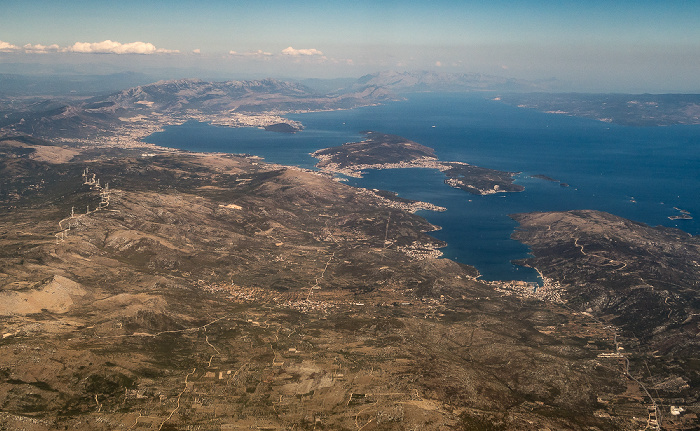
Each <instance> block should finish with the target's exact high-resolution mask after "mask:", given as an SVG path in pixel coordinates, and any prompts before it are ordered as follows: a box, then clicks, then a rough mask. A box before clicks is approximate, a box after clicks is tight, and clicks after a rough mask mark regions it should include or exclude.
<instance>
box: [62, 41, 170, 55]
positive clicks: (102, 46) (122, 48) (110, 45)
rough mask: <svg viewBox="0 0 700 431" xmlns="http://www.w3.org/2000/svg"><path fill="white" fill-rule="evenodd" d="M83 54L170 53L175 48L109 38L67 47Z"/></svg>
mask: <svg viewBox="0 0 700 431" xmlns="http://www.w3.org/2000/svg"><path fill="white" fill-rule="evenodd" d="M68 50H69V51H71V52H79V53H83V54H170V53H177V52H179V51H177V50H170V49H162V48H156V47H155V45H153V44H152V43H148V42H131V43H119V42H114V41H111V40H105V41H102V42H95V43H91V42H76V43H75V44H73V46H72V47H70V48H69V49H68Z"/></svg>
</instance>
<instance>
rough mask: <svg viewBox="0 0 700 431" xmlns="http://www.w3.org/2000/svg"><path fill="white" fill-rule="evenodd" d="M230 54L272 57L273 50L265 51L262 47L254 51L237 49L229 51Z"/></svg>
mask: <svg viewBox="0 0 700 431" xmlns="http://www.w3.org/2000/svg"><path fill="white" fill-rule="evenodd" d="M228 53H229V55H236V56H240V57H271V56H272V53H271V52H265V51H263V50H262V49H259V50H257V51H253V52H236V51H229V52H228Z"/></svg>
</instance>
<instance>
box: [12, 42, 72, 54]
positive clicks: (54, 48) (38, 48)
mask: <svg viewBox="0 0 700 431" xmlns="http://www.w3.org/2000/svg"><path fill="white" fill-rule="evenodd" d="M22 49H24V52H27V53H30V54H46V53H49V52H58V51H65V49H61V47H60V46H58V45H56V44H55V43H54V44H52V45H48V46H47V45H42V44H40V43H37V44H36V45H32V44H31V43H28V44H26V45H24V46H23V47H22Z"/></svg>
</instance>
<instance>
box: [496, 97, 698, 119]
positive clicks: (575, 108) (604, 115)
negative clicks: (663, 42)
mask: <svg viewBox="0 0 700 431" xmlns="http://www.w3.org/2000/svg"><path fill="white" fill-rule="evenodd" d="M494 100H496V101H500V102H503V103H507V104H509V105H514V106H517V107H519V108H527V109H535V110H537V111H542V112H546V113H549V114H561V115H570V116H572V117H584V118H591V119H594V120H598V121H603V122H606V123H615V124H621V125H624V126H644V127H649V126H670V125H674V124H688V125H690V124H700V94H584V93H510V94H504V95H501V96H498V97H495V98H494Z"/></svg>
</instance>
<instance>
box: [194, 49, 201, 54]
mask: <svg viewBox="0 0 700 431" xmlns="http://www.w3.org/2000/svg"><path fill="white" fill-rule="evenodd" d="M201 53H202V50H201V49H199V48H197V49H193V50H192V54H201Z"/></svg>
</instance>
